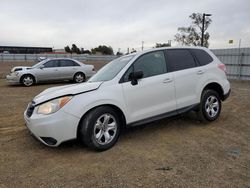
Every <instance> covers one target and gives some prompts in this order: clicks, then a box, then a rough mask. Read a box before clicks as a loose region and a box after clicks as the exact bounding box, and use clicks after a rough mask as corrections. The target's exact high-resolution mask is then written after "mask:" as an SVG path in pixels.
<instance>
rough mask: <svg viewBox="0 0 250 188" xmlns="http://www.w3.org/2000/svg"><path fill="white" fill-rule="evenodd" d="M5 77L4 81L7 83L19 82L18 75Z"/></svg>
mask: <svg viewBox="0 0 250 188" xmlns="http://www.w3.org/2000/svg"><path fill="white" fill-rule="evenodd" d="M5 79H6V81H7V82H8V83H15V84H18V83H19V77H18V76H14V75H7V76H6V78H5Z"/></svg>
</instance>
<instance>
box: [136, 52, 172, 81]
mask: <svg viewBox="0 0 250 188" xmlns="http://www.w3.org/2000/svg"><path fill="white" fill-rule="evenodd" d="M133 66H134V72H137V71H142V72H143V78H147V77H150V76H156V75H159V74H164V73H166V71H167V68H166V61H165V57H164V53H163V51H156V52H150V53H147V54H145V55H143V56H141V57H139V58H138V59H137V60H136V61H135V63H134V65H133Z"/></svg>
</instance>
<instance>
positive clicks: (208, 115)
mask: <svg viewBox="0 0 250 188" xmlns="http://www.w3.org/2000/svg"><path fill="white" fill-rule="evenodd" d="M220 112H221V100H220V97H219V94H218V93H217V92H216V91H214V90H204V91H203V92H202V96H201V103H200V109H199V111H198V117H199V119H200V120H202V121H214V120H216V119H217V118H218V117H219V115H220Z"/></svg>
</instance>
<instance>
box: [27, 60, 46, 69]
mask: <svg viewBox="0 0 250 188" xmlns="http://www.w3.org/2000/svg"><path fill="white" fill-rule="evenodd" d="M46 61H47V59H45V60H42V61H40V62H39V63H37V64H35V65H33V66H32V67H31V68H39V67H40V66H41V65H42V64H43V63H45V62H46Z"/></svg>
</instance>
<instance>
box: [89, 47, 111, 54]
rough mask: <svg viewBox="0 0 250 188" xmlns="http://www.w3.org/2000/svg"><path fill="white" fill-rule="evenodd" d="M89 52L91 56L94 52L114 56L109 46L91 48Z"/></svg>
mask: <svg viewBox="0 0 250 188" xmlns="http://www.w3.org/2000/svg"><path fill="white" fill-rule="evenodd" d="M91 52H92V53H93V54H96V52H100V53H102V54H104V55H114V51H113V48H112V47H111V46H109V47H108V46H105V45H100V46H98V47H96V48H92V49H91Z"/></svg>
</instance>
